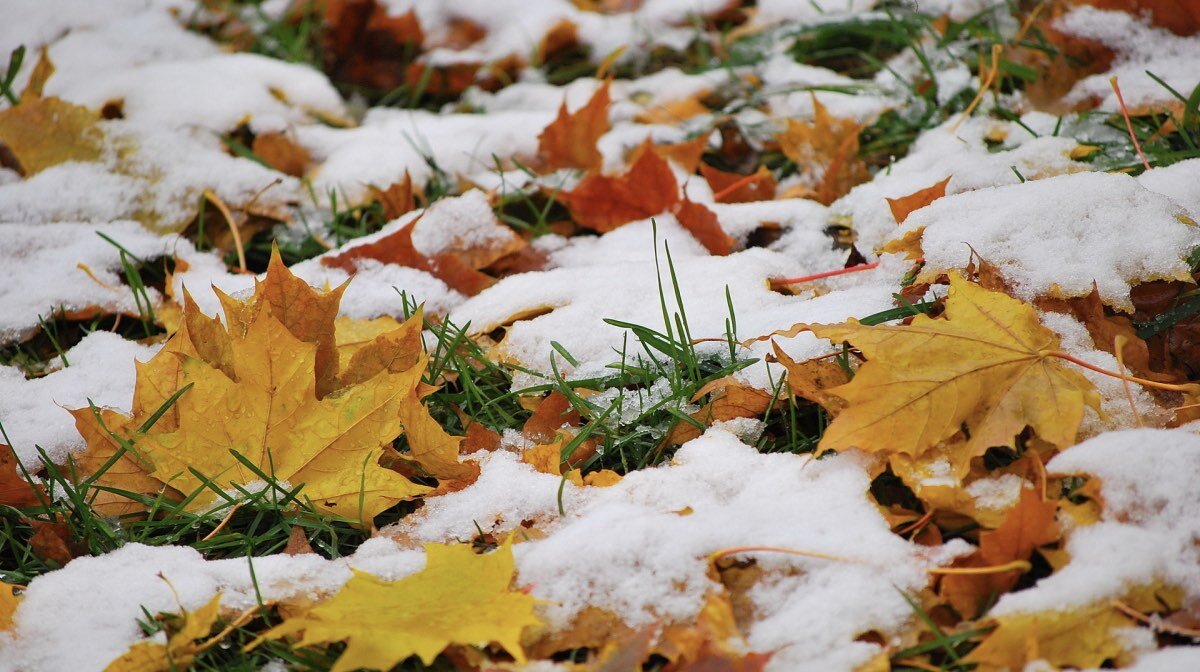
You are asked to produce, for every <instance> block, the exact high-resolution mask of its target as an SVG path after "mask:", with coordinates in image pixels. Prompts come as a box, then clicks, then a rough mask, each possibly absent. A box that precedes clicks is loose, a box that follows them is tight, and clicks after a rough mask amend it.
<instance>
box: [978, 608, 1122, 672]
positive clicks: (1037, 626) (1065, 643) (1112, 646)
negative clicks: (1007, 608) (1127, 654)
mask: <svg viewBox="0 0 1200 672" xmlns="http://www.w3.org/2000/svg"><path fill="white" fill-rule="evenodd" d="M996 623H997V627H996V629H995V630H993V631H992V632H991V634H989V635H988V636H987V637H986V638H985V639H984V640H983V643H981V644H980V645H979V647H978V648H976V649H975V650H974V651H971V653H970V654H969V655H968V656H967V657H966V658H964V659H963V662H964V663H975V664H976V665H977V667H975V670H977V671H978V672H1005V671H1012V670H1023V669H1025V665H1026V664H1027V663H1030V662H1033V661H1035V660H1046V661H1047V662H1049V663H1050V664H1051V665H1054V666H1055V667H1059V668H1061V667H1073V668H1081V669H1090V668H1095V667H1099V666H1100V665H1101V664H1102V663H1103V662H1104V661H1105V660H1108V659H1109V658H1116V657H1117V656H1119V655H1121V653H1122V652H1123V651H1124V646H1123V645H1122V640H1121V638H1120V637H1119V636H1118V634H1117V632H1115V631H1116V630H1119V629H1122V628H1128V627H1131V626H1133V625H1134V622H1133V620H1132V619H1130V618H1129V617H1128V616H1125V615H1124V614H1122V613H1121V612H1119V611H1117V610H1116V609H1114V608H1112V607H1111V606H1109V605H1107V604H1102V605H1095V606H1089V607H1075V608H1072V609H1067V610H1063V611H1051V612H1040V613H1036V614H1021V613H1017V614H1010V615H1007V616H1002V617H1000V618H998V619H996Z"/></svg>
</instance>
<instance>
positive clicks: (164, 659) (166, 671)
mask: <svg viewBox="0 0 1200 672" xmlns="http://www.w3.org/2000/svg"><path fill="white" fill-rule="evenodd" d="M220 606H221V595H220V593H218V594H216V595H214V596H213V598H212V600H210V601H209V602H208V604H206V605H204V606H203V607H200V608H199V609H197V610H196V611H184V612H183V614H182V615H180V616H178V617H177V618H176V619H169V620H167V626H168V627H167V631H168V633H170V636H169V638H168V639H167V643H166V644H162V643H161V642H157V641H152V640H148V639H146V640H142V641H140V642H138V643H136V644H134V645H133V646H131V647H129V650H128V651H126V652H125V653H123V654H121V655H120V657H118V658H117V659H115V660H113V661H112V662H111V663H109V664H108V666H107V667H105V668H104V672H171V671H173V670H186V669H188V668H190V667H191V665H192V661H193V660H195V657H196V654H197V653H199V652H200V651H202V650H203V647H202V645H201V643H199V642H197V640H200V639H203V638H205V637H207V636H208V633H209V631H210V630H212V627H213V625H214V624H215V623H216V622H217V616H218V615H219V614H220ZM176 620H178V621H180V622H179V623H178V625H175V621H176ZM172 626H174V627H172Z"/></svg>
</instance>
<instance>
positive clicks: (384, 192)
mask: <svg viewBox="0 0 1200 672" xmlns="http://www.w3.org/2000/svg"><path fill="white" fill-rule="evenodd" d="M369 190H370V193H371V198H373V199H375V200H377V201H379V203H380V204H382V205H383V216H384V218H385V219H387V220H388V221H389V222H390V221H392V220H393V219H396V218H397V217H399V216H400V215H403V214H404V213H406V212H408V211H410V210H413V209H415V208H416V207H417V201H416V197H415V196H414V194H413V183H412V176H411V175H409V174H408V171H407V170H405V171H404V179H403V180H401V181H399V182H396V183H394V184H392V185H390V186H388V187H387V188H386V189H380V188H379V187H374V186H372V187H370V189H369Z"/></svg>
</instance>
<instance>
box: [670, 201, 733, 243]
mask: <svg viewBox="0 0 1200 672" xmlns="http://www.w3.org/2000/svg"><path fill="white" fill-rule="evenodd" d="M675 218H676V219H678V220H679V224H680V225H681V226H682V227H683V228H685V229H687V230H688V231H689V232H690V233H691V234H692V235H693V236H695V237H696V240H698V241H700V244H701V245H703V246H704V249H706V250H708V251H709V253H710V254H713V255H716V256H725V255H727V254H729V253H730V252H732V251H733V246H734V244H735V242H736V241H734V239H733V237H732V236H730V235H729V234H728V233H725V229H723V228H721V224H720V222H718V221H717V216H716V214H714V213H713V211H712V210H709V209H708V208H707V207H705V206H704V205H703V204H700V203H694V202H692V201H691V200H688V198H687V195H686V194H685V195H684V198H683V200H682V201H680V202H679V204H678V205H677V206H675Z"/></svg>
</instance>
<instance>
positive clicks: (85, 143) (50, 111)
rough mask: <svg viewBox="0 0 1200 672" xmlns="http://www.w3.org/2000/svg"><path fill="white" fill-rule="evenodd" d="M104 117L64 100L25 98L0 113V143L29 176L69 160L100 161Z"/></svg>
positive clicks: (17, 168) (102, 145)
mask: <svg viewBox="0 0 1200 672" xmlns="http://www.w3.org/2000/svg"><path fill="white" fill-rule="evenodd" d="M99 122H100V115H98V114H96V113H95V112H92V111H91V110H89V109H87V108H86V107H81V106H79V105H75V104H73V103H68V102H66V101H65V100H62V99H60V98H53V97H51V98H37V97H33V98H29V99H24V100H22V101H21V103H20V104H19V105H17V106H15V107H10V108H8V109H6V110H0V144H3V145H5V146H6V147H7V148H8V154H9V155H10V156H11V157H12V158H13V159H15V160H16V162H17V165H14V166H9V167H11V168H13V169H15V170H16V171H17V172H19V173H21V174H22V175H24V176H25V177H29V176H30V175H34V174H36V173H40V172H41V171H43V170H45V169H47V168H50V167H53V166H57V165H58V164H60V163H66V162H68V161H84V162H89V161H98V160H99V159H100V155H101V152H102V151H103V148H104V133H103V131H101V129H100V126H99Z"/></svg>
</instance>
